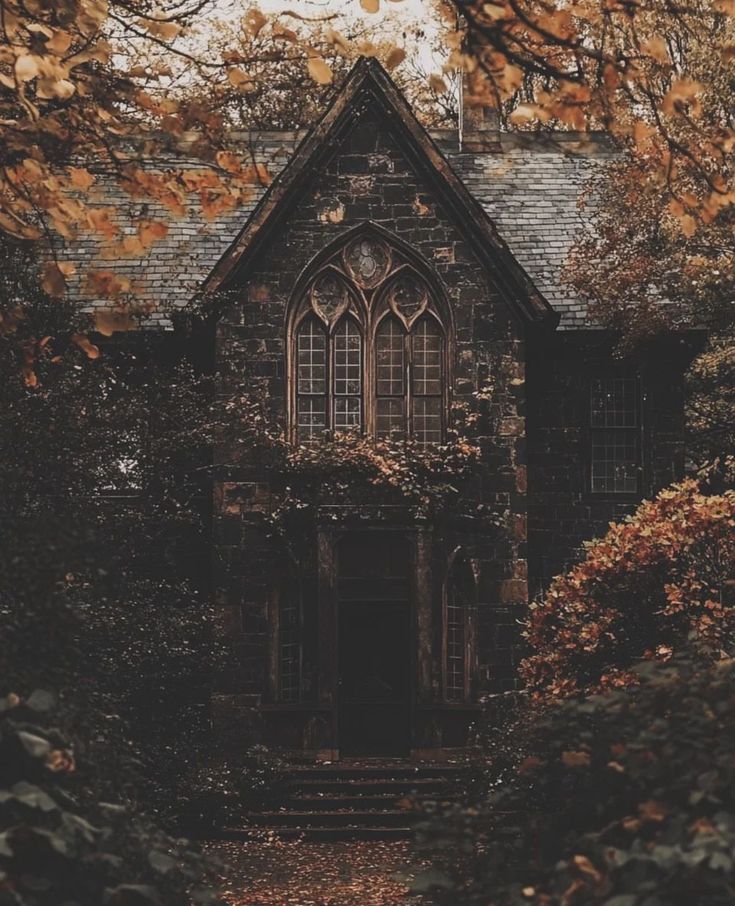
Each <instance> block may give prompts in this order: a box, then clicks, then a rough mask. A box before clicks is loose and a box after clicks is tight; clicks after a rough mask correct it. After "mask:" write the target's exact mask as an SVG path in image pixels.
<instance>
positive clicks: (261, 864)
mask: <svg viewBox="0 0 735 906" xmlns="http://www.w3.org/2000/svg"><path fill="white" fill-rule="evenodd" d="M206 848H207V850H208V852H210V853H212V854H213V855H216V856H218V857H219V858H221V859H222V860H223V861H224V862H225V863H226V864H227V866H228V867H227V868H226V869H224V870H223V872H224V875H225V893H224V896H225V899H226V901H227V903H228V904H229V906H428V904H429V901H428V900H426V899H425V898H424V897H420V896H410V895H409V893H408V888H409V885H410V883H411V881H412V879H413V878H414V877H415V876H416V873H417V871H420V869H421V868H422V863H421V862H417V861H416V858H415V856H414V855H413V853H412V852H411V847H410V844H409V843H405V842H403V841H400V842H384V843H373V842H362V841H356V842H349V843H301V842H291V841H289V842H285V841H282V840H277V839H273V838H269V839H265V840H263V841H252V842H247V843H212V844H209V845H207V847H206Z"/></svg>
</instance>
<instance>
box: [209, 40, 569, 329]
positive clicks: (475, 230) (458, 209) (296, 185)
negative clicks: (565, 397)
mask: <svg viewBox="0 0 735 906" xmlns="http://www.w3.org/2000/svg"><path fill="white" fill-rule="evenodd" d="M365 99H367V100H368V101H369V102H371V103H372V104H374V105H376V106H377V108H378V109H379V111H380V112H381V114H382V115H383V116H384V117H386V118H387V119H388V121H389V122H390V123H391V126H392V127H393V128H394V129H395V130H396V133H397V135H398V137H399V138H400V139H401V140H402V147H403V150H404V152H406V153H407V156H408V157H409V159H410V160H411V161H412V163H413V165H414V166H415V167H416V169H417V171H418V172H422V173H423V175H424V176H425V177H426V178H427V180H428V182H429V184H430V185H431V186H432V187H433V189H434V191H435V192H436V193H437V196H438V198H439V199H440V200H441V201H442V202H443V203H444V205H445V207H446V208H447V210H449V211H450V213H451V214H452V215H453V216H454V218H455V220H456V222H457V225H458V226H459V227H460V229H462V230H463V231H464V232H465V233H466V235H467V239H468V242H469V243H470V245H471V246H472V247H473V248H474V250H475V253H476V254H477V255H478V257H479V259H480V260H481V261H482V262H483V263H484V264H485V266H486V267H487V269H488V271H489V272H490V273H491V275H492V276H493V278H494V282H495V284H496V286H497V287H498V289H499V290H500V292H501V293H502V295H503V296H504V297H505V299H506V301H507V302H508V303H509V304H510V305H511V307H512V308H513V309H514V310H515V311H516V313H517V314H518V315H519V316H520V318H521V320H522V321H523V322H525V323H526V324H529V325H549V326H552V327H553V326H556V324H557V323H558V321H559V315H558V313H557V312H555V311H554V309H553V308H552V306H551V305H550V304H549V302H548V301H547V299H546V298H545V297H544V295H543V294H542V293H541V292H540V291H539V289H538V288H537V286H536V285H535V284H534V282H533V280H532V279H531V277H530V276H529V274H528V273H527V272H526V271H525V270H524V268H523V267H522V266H521V265H520V264H519V263H518V261H517V260H516V259H515V257H514V256H513V253H512V252H511V250H510V248H509V247H508V245H507V244H506V243H505V241H504V240H503V239H502V238H501V236H500V234H499V232H498V230H497V228H496V227H495V224H494V223H493V221H492V220H491V219H490V217H489V216H488V214H487V212H486V211H485V210H484V209H483V207H482V206H481V205H480V203H479V202H478V201H477V199H476V198H474V197H473V196H472V194H471V193H470V192H469V191H468V189H467V187H466V186H465V185H464V183H463V182H462V180H461V179H460V178H459V177H458V176H457V174H456V173H455V172H454V170H453V169H452V167H451V166H450V164H449V162H448V161H447V159H446V157H445V156H444V155H443V154H442V152H441V151H440V150H439V147H438V145H437V144H436V143H435V142H434V141H433V139H432V138H431V136H430V135H429V133H428V132H427V131H426V130H425V129H424V128H423V126H422V125H421V124H420V123H419V122H418V120H417V119H416V117H415V115H414V113H413V111H412V110H411V108H410V106H409V105H408V103H407V101H406V99H405V98H404V96H403V94H402V93H401V92H400V91H399V90H398V88H397V87H396V85H395V84H394V82H393V81H392V80H391V78H390V76H389V75H388V74H387V72H386V71H385V70H384V69H383V67H382V66H381V65H380V63H378V62H377V61H376V60H374V59H366V58H362V59H360V60H359V61H358V62H357V63H356V64H355V66H354V67H353V69H352V71H351V72H350V74H349V76H348V77H347V79H346V81H345V83H344V85H343V86H342V88H341V89H340V91H339V93H338V94H337V95H336V97H335V98H334V100H333V101H332V104H331V105H330V107H329V108H328V109H327V111H326V112H325V113H324V115H323V116H322V118H321V119H320V120H319V121H318V122H317V123H316V124H315V125H314V127H313V128H312V129H311V130H310V131H309V132H308V133H307V135H306V136H305V138H304V139H303V141H302V142H301V144H300V145H299V147H298V148H297V149H296V152H295V153H294V155H293V157H292V158H291V160H290V161H289V163H288V164H287V165H286V167H285V168H284V169H283V170H282V171H281V173H280V174H279V175H278V176H277V177H276V179H275V180H274V181H273V183H272V184H271V186H270V188H269V189H268V190H267V191H266V193H265V195H264V196H263V197H262V198H261V200H260V201H259V203H258V204H257V206H256V207H255V209H254V211H253V213H252V214H251V216H250V217H249V219H248V220H247V222H246V223H245V225H244V226H243V228H242V229H241V230H240V232H239V233H238V235H237V236H236V238H235V239H234V241H233V242H232V244H231V245H230V247H229V248H228V249H227V251H226V252H225V254H224V255H223V256H222V257H221V258H220V260H219V262H218V263H217V264H216V265H215V267H214V268H213V269H212V271H211V273H210V274H209V276H208V277H207V279H206V280H205V281H204V284H203V286H202V291H203V292H204V293H205V294H211V293H214V292H215V291H216V290H217V289H220V288H224V287H225V286H227V284H228V282H229V281H230V280H232V279H233V278H234V277H235V275H236V274H241V273H242V272H243V270H244V269H245V268H246V267H247V265H248V263H249V261H251V260H252V258H253V256H254V255H255V254H256V253H257V251H258V250H259V249H260V248H262V247H263V245H264V243H265V242H266V241H267V239H268V236H269V235H270V234H271V231H272V230H273V229H274V228H275V227H276V226H277V225H278V224H279V223H280V222H281V221H282V219H283V217H284V216H285V214H286V213H287V211H288V210H289V209H290V206H291V205H292V204H293V203H294V202H295V201H296V199H297V198H298V197H299V194H300V192H301V191H303V190H305V188H306V186H307V185H308V182H309V179H310V177H311V176H312V175H313V174H314V173H315V172H318V170H319V169H320V168H321V166H322V165H323V164H324V163H325V161H326V160H327V159H328V158H329V157H330V156H331V155H332V154H333V151H334V148H335V146H336V144H337V143H338V142H339V141H340V140H341V139H342V138H343V137H344V136H345V135H346V133H347V131H348V130H349V129H350V128H351V126H352V125H353V124H354V122H355V120H356V119H358V118H359V117H360V116H361V114H362V109H363V105H362V104H361V101H363V100H365Z"/></svg>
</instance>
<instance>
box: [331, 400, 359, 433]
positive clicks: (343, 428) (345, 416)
mask: <svg viewBox="0 0 735 906" xmlns="http://www.w3.org/2000/svg"><path fill="white" fill-rule="evenodd" d="M359 427H360V397H359V396H341V397H336V398H335V400H334V430H335V431H339V432H342V433H345V432H347V431H354V430H355V429H357V428H359Z"/></svg>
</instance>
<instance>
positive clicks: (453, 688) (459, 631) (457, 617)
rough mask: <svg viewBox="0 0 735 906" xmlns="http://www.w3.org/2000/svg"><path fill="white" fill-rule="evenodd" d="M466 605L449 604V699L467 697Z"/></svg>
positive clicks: (447, 692)
mask: <svg viewBox="0 0 735 906" xmlns="http://www.w3.org/2000/svg"><path fill="white" fill-rule="evenodd" d="M464 616H465V615H464V607H463V606H462V605H461V604H457V603H456V602H454V601H450V602H449V604H448V605H447V678H446V684H447V688H446V694H447V701H450V702H459V701H462V700H463V699H464V697H465V626H464Z"/></svg>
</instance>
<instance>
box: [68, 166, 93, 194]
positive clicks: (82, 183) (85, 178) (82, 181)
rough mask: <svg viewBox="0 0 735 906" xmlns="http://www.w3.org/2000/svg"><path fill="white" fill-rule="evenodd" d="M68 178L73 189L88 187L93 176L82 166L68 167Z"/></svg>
mask: <svg viewBox="0 0 735 906" xmlns="http://www.w3.org/2000/svg"><path fill="white" fill-rule="evenodd" d="M69 180H70V182H71V184H72V185H73V186H74V188H75V189H88V188H89V187H90V186H91V185H92V183H93V182H94V176H92V174H91V173H90V172H89V170H86V169H84V168H83V167H69Z"/></svg>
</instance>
